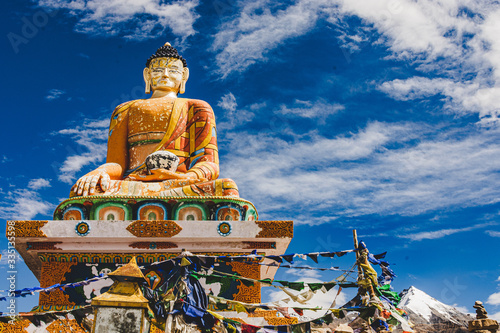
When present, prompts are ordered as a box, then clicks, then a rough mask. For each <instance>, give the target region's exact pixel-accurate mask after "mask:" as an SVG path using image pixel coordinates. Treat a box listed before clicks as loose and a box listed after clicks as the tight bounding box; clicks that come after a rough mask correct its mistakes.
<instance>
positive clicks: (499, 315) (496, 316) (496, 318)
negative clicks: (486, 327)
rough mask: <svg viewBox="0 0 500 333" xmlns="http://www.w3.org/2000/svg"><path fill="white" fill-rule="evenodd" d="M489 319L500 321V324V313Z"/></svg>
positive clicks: (491, 315)
mask: <svg viewBox="0 0 500 333" xmlns="http://www.w3.org/2000/svg"><path fill="white" fill-rule="evenodd" d="M489 317H490V318H491V319H493V320H496V321H499V322H500V312H496V313H493V314H490V315H489Z"/></svg>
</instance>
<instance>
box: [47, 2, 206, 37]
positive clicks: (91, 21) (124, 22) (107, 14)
mask: <svg viewBox="0 0 500 333" xmlns="http://www.w3.org/2000/svg"><path fill="white" fill-rule="evenodd" d="M37 2H38V5H39V6H41V7H46V8H51V9H62V10H65V12H66V13H67V14H68V15H69V16H72V17H74V18H76V25H75V31H77V32H81V33H85V34H90V35H100V36H122V37H125V38H128V39H134V40H143V39H151V38H157V37H160V36H164V35H165V32H166V31H171V32H172V33H173V34H174V35H176V36H179V37H181V38H183V39H184V38H186V37H189V36H191V35H193V34H195V30H194V28H193V24H194V22H195V21H196V19H197V18H198V17H199V15H198V14H197V13H196V12H195V8H196V6H198V3H199V2H198V0H180V1H175V2H171V3H166V2H165V1H160V0H125V1H124V0H110V1H101V0H38V1H37Z"/></svg>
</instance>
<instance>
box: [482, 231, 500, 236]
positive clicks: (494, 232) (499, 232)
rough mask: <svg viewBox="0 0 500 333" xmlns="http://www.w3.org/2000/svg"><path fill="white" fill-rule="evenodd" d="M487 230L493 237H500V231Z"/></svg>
mask: <svg viewBox="0 0 500 333" xmlns="http://www.w3.org/2000/svg"><path fill="white" fill-rule="evenodd" d="M485 232H486V233H487V234H488V235H490V236H491V237H500V231H493V230H486V231H485Z"/></svg>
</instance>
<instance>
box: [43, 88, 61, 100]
mask: <svg viewBox="0 0 500 333" xmlns="http://www.w3.org/2000/svg"><path fill="white" fill-rule="evenodd" d="M64 94H66V92H65V91H64V90H60V89H50V90H49V91H48V93H47V96H45V99H46V100H49V101H53V100H55V99H58V98H59V97H61V96H62V95H64Z"/></svg>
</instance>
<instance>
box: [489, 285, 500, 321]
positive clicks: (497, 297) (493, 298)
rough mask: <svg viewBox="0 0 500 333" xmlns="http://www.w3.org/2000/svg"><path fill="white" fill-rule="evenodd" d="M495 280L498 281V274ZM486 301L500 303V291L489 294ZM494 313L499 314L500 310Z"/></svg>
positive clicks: (492, 303) (493, 303)
mask: <svg viewBox="0 0 500 333" xmlns="http://www.w3.org/2000/svg"><path fill="white" fill-rule="evenodd" d="M497 281H498V282H500V276H499V277H498V279H497ZM486 303H488V304H491V305H500V292H498V293H494V294H491V295H490V296H489V297H488V300H487V301H486ZM496 315H497V316H498V315H500V312H498V313H497V314H496ZM499 319H500V318H499Z"/></svg>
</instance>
